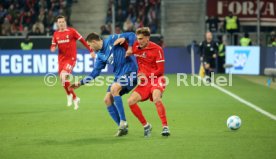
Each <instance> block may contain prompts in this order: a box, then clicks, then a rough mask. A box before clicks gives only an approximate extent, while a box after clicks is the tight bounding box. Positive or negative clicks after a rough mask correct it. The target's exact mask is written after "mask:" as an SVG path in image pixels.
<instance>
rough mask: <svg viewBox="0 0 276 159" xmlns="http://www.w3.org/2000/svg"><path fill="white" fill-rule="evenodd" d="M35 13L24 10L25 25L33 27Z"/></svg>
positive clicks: (23, 22)
mask: <svg viewBox="0 0 276 159" xmlns="http://www.w3.org/2000/svg"><path fill="white" fill-rule="evenodd" d="M33 17H34V16H33V14H32V13H31V11H27V12H24V13H23V20H22V24H23V25H24V26H27V27H28V28H31V27H32V24H33V22H34V21H33V20H34V18H33Z"/></svg>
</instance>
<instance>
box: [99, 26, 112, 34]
mask: <svg viewBox="0 0 276 159" xmlns="http://www.w3.org/2000/svg"><path fill="white" fill-rule="evenodd" d="M101 35H110V31H109V30H107V28H106V26H105V25H102V26H101Z"/></svg>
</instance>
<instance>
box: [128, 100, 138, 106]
mask: <svg viewBox="0 0 276 159" xmlns="http://www.w3.org/2000/svg"><path fill="white" fill-rule="evenodd" d="M135 103H137V102H136V101H135V100H134V99H133V98H128V99H127V104H128V105H129V106H131V105H133V104H135Z"/></svg>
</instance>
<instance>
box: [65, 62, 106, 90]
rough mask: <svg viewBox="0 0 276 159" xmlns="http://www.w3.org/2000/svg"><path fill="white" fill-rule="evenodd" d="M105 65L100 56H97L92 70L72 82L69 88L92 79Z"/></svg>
mask: <svg viewBox="0 0 276 159" xmlns="http://www.w3.org/2000/svg"><path fill="white" fill-rule="evenodd" d="M105 66H106V63H105V62H103V61H102V60H101V59H100V58H97V59H96V63H95V68H94V69H93V71H92V72H91V73H90V74H89V75H88V76H86V77H84V78H83V79H82V80H80V81H79V82H77V83H75V84H72V85H71V86H70V88H73V89H76V88H79V87H80V86H82V85H85V84H87V83H90V82H91V81H92V80H94V79H95V78H96V77H98V76H99V75H100V73H101V70H102V69H104V68H105Z"/></svg>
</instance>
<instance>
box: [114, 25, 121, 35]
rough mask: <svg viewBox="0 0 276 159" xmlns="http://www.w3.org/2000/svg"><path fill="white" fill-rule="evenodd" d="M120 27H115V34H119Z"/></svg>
mask: <svg viewBox="0 0 276 159" xmlns="http://www.w3.org/2000/svg"><path fill="white" fill-rule="evenodd" d="M121 32H122V31H121V27H120V26H119V25H116V26H115V34H121Z"/></svg>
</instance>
